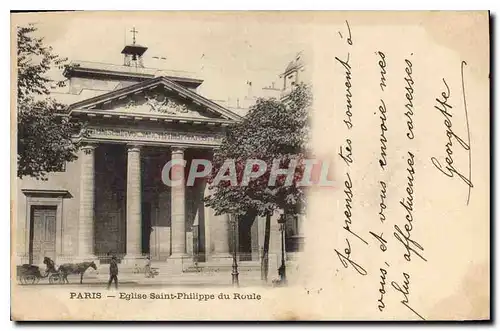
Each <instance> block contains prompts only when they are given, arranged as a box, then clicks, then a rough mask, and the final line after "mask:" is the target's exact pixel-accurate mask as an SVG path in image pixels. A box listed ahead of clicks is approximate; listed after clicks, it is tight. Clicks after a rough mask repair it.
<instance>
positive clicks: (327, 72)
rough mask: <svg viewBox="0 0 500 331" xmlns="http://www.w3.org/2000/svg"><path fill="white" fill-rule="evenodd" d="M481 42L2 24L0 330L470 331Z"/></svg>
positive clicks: (476, 287) (363, 19)
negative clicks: (419, 325) (2, 318)
mask: <svg viewBox="0 0 500 331" xmlns="http://www.w3.org/2000/svg"><path fill="white" fill-rule="evenodd" d="M489 25H490V17H489V13H488V12H487V11H483V12H480V11H478V12H466V11H462V12H452V11H449V12H445V11H443V12H439V11H428V12H424V11H418V12H409V11H408V12H404V11H401V12H382V11H380V12H379V11H373V12H355V11H353V12H348V11H345V12H320V11H317V12H314V11H310V12H300V11H299V12H286V11H285V12H279V11H276V12H265V11H262V12H259V11H254V12H244V11H241V12H209V11H205V12H202V11H199V12H196V11H194V12H181V11H175V12H174V11H172V12H168V11H156V12H155V11H150V12H147V11H146V12H132V11H131V12H127V11H123V12H118V11H117V12H99V11H96V12H90V11H89V12H85V11H84V12H78V13H76V12H57V13H13V14H12V15H11V30H12V40H11V48H12V53H11V54H12V61H11V63H12V71H11V72H12V106H11V113H12V117H11V118H12V122H11V128H12V130H11V132H12V146H11V147H12V151H11V162H12V181H11V187H12V188H11V206H12V209H11V238H12V245H11V298H12V302H11V307H12V309H11V316H12V319H13V320H16V321H31V320H96V321H99V320H123V321H128V320H137V321H151V320H162V321H174V320H176V321H178V320H186V321H189V320H202V321H204V320H205V321H208V320H329V321H359V320H362V321H364V320H371V321H394V320H403V321H407V320H408V321H422V320H426V321H435V320H454V321H455V320H489V319H490V308H491V307H490V39H489V38H490V37H489V31H490V29H489Z"/></svg>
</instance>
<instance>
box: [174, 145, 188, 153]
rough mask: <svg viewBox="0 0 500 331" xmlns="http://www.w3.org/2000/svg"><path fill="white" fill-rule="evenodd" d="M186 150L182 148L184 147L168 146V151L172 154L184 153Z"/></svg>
mask: <svg viewBox="0 0 500 331" xmlns="http://www.w3.org/2000/svg"><path fill="white" fill-rule="evenodd" d="M186 149H187V148H186V147H184V146H170V150H171V151H172V154H173V153H176V154H178V153H184V151H185V150H186Z"/></svg>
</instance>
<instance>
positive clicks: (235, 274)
mask: <svg viewBox="0 0 500 331" xmlns="http://www.w3.org/2000/svg"><path fill="white" fill-rule="evenodd" d="M229 217H230V222H231V226H232V229H233V270H232V272H231V276H232V283H233V286H234V287H239V286H240V283H239V280H238V261H237V259H236V235H237V233H236V228H237V227H236V226H237V223H236V222H237V217H236V216H235V215H230V216H229Z"/></svg>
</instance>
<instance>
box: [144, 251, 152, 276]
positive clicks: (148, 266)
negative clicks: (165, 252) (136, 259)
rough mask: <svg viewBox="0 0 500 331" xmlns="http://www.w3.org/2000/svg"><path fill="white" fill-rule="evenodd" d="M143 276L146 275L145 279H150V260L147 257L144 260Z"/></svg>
mask: <svg viewBox="0 0 500 331" xmlns="http://www.w3.org/2000/svg"><path fill="white" fill-rule="evenodd" d="M144 274H145V275H146V278H150V277H152V276H153V275H152V272H151V258H150V257H149V256H148V257H147V258H146V266H145V267H144Z"/></svg>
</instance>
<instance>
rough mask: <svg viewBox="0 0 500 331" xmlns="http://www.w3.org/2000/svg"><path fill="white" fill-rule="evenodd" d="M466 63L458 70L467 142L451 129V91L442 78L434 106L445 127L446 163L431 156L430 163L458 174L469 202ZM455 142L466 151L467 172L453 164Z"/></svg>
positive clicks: (450, 172) (449, 174)
mask: <svg viewBox="0 0 500 331" xmlns="http://www.w3.org/2000/svg"><path fill="white" fill-rule="evenodd" d="M466 65H467V62H465V61H462V63H461V66H460V71H461V79H462V97H463V104H464V112H465V121H466V125H467V142H465V141H464V139H462V138H461V137H459V136H458V135H457V134H456V133H455V132H454V131H453V123H452V117H453V115H452V114H451V113H450V110H451V109H452V108H453V107H452V106H451V105H450V104H449V103H448V99H449V98H450V96H451V91H450V87H449V85H448V83H446V80H445V79H444V78H443V84H444V91H443V92H441V97H438V98H436V101H437V103H438V104H437V105H435V106H434V108H436V109H437V110H439V111H440V112H441V114H442V115H443V116H444V125H445V127H446V136H447V137H448V142H447V143H446V145H445V152H446V156H445V157H444V160H445V162H446V165H444V166H443V165H442V164H441V162H439V161H438V159H437V158H435V157H432V158H431V161H432V164H434V166H435V167H436V168H437V169H438V170H439V171H440V172H441V173H443V174H444V175H445V176H447V177H455V175H456V176H458V177H459V178H460V179H461V180H462V181H463V182H464V183H465V184H466V185H467V186H468V194H467V204H469V200H470V193H471V188H472V187H474V186H473V185H472V181H471V171H472V170H471V148H470V130H469V114H468V110H467V100H466V93H465V83H464V66H466ZM454 141H455V142H457V143H458V145H460V147H461V148H462V149H464V150H466V151H467V152H468V160H469V165H468V173H467V174H463V172H462V171H460V170H459V169H457V168H458V166H457V165H456V164H454V160H453V154H454V152H455V151H454V146H455V145H454V143H453V142H454Z"/></svg>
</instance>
